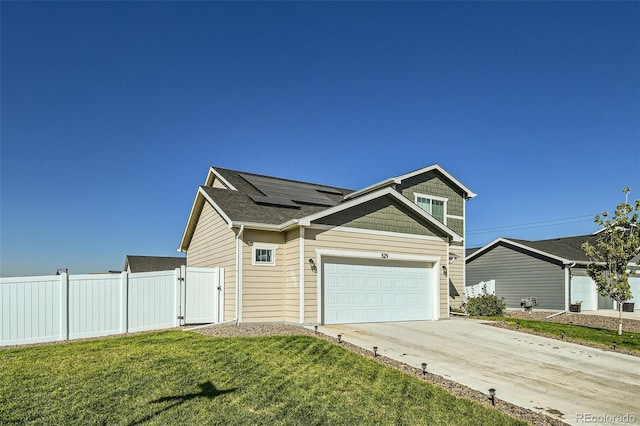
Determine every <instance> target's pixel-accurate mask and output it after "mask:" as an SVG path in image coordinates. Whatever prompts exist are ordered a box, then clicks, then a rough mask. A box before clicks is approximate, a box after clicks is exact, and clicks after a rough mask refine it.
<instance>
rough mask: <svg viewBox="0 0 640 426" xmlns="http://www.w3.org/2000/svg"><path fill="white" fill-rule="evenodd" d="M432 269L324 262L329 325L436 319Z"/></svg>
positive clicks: (343, 260)
mask: <svg viewBox="0 0 640 426" xmlns="http://www.w3.org/2000/svg"><path fill="white" fill-rule="evenodd" d="M432 276H433V268H432V267H431V265H429V264H426V263H415V262H396V263H394V262H392V261H382V262H381V261H372V260H362V259H346V258H340V259H338V258H328V259H326V260H324V261H323V294H324V322H325V323H326V324H337V323H358V322H380V321H412V320H427V319H434V308H433V305H434V300H433V299H434V294H435V292H434V290H435V289H434V285H435V284H433V283H432Z"/></svg>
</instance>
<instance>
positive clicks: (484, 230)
mask: <svg viewBox="0 0 640 426" xmlns="http://www.w3.org/2000/svg"><path fill="white" fill-rule="evenodd" d="M595 215H596V214H595V213H594V214H593V215H583V216H573V217H566V218H563V219H552V220H543V221H540V222H528V223H520V224H515V225H505V226H496V227H492V228H480V229H476V230H473V231H467V235H473V234H487V233H490V232H495V231H500V230H509V231H515V230H519V229H531V228H542V227H545V226H557V225H567V224H568V223H576V222H589V220H588V219H585V218H594V217H595ZM575 219H582V220H575ZM568 220H570V221H571V222H566V221H568ZM553 222H559V223H553Z"/></svg>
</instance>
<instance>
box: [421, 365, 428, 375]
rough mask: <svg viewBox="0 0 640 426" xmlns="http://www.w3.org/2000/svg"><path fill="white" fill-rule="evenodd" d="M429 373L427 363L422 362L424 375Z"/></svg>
mask: <svg viewBox="0 0 640 426" xmlns="http://www.w3.org/2000/svg"><path fill="white" fill-rule="evenodd" d="M426 375H427V363H426V362H423V363H422V376H423V377H424V376H426Z"/></svg>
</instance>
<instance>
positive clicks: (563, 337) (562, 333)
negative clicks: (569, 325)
mask: <svg viewBox="0 0 640 426" xmlns="http://www.w3.org/2000/svg"><path fill="white" fill-rule="evenodd" d="M562 340H564V331H563V332H562Z"/></svg>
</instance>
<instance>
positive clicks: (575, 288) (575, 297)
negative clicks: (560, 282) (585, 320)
mask: <svg viewBox="0 0 640 426" xmlns="http://www.w3.org/2000/svg"><path fill="white" fill-rule="evenodd" d="M580 301H581V302H582V306H581V308H580V309H581V310H582V311H595V310H597V309H598V292H597V291H596V284H595V283H594V282H593V280H592V279H591V278H589V277H580V276H576V277H572V278H571V303H576V302H580Z"/></svg>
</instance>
